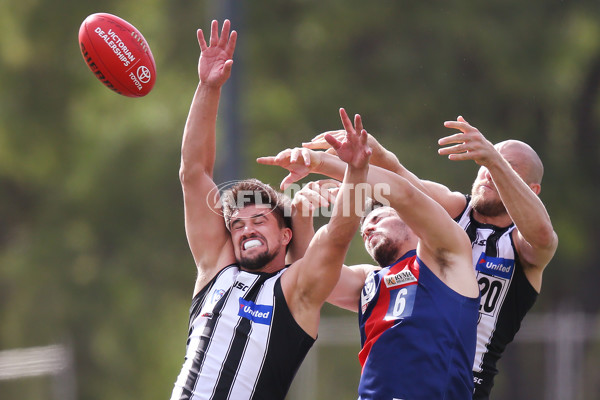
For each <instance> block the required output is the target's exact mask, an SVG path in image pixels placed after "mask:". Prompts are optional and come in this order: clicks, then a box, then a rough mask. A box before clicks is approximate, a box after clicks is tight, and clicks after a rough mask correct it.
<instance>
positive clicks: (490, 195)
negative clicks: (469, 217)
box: [471, 167, 506, 217]
mask: <svg viewBox="0 0 600 400" xmlns="http://www.w3.org/2000/svg"><path fill="white" fill-rule="evenodd" d="M471 205H472V206H473V209H474V210H475V211H476V212H478V213H479V214H481V215H484V216H486V217H498V216H501V215H505V214H506V208H505V207H504V204H503V203H502V200H501V199H500V195H498V191H497V190H496V186H495V185H494V182H493V181H492V180H491V176H490V174H489V172H487V169H485V168H483V167H482V168H481V169H480V170H479V173H478V174H477V179H476V180H475V182H473V187H472V189H471Z"/></svg>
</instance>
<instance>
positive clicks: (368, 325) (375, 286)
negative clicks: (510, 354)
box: [358, 250, 479, 400]
mask: <svg viewBox="0 0 600 400" xmlns="http://www.w3.org/2000/svg"><path fill="white" fill-rule="evenodd" d="M477 307H479V299H478V298H469V297H465V296H462V295H460V294H459V293H457V292H455V291H454V290H452V289H450V288H449V287H448V286H446V284H445V283H443V282H442V281H441V280H440V279H439V278H438V277H437V276H435V274H434V273H433V272H432V271H431V270H430V269H429V268H428V267H427V266H426V265H425V264H424V263H423V262H422V261H421V260H420V259H419V258H418V257H417V255H416V251H415V250H412V251H409V252H408V253H406V254H405V255H404V256H402V258H400V260H398V261H396V263H394V264H392V265H391V266H389V267H386V268H383V269H381V270H379V271H374V272H372V273H371V274H369V276H368V277H367V279H366V281H365V286H364V287H363V290H362V293H361V298H360V309H359V325H360V334H361V343H362V349H361V351H360V353H359V360H360V363H361V365H362V374H361V378H360V383H359V387H358V392H359V399H360V400H367V399H369V400H371V399H377V400H393V399H406V400H409V399H410V400H419V399H422V400H432V399H453V400H454V399H470V398H471V396H472V393H473V373H472V371H471V367H472V365H473V357H474V356H475V341H476V336H477V315H478V313H477Z"/></svg>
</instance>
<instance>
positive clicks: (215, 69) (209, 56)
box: [197, 19, 237, 87]
mask: <svg viewBox="0 0 600 400" xmlns="http://www.w3.org/2000/svg"><path fill="white" fill-rule="evenodd" d="M210 28H211V31H210V46H207V45H206V40H205V39H204V33H203V32H202V29H198V32H197V35H198V44H199V45H200V50H201V54H200V59H199V61H198V77H199V78H200V82H201V83H203V84H206V85H209V86H216V87H220V86H222V85H223V84H224V83H225V82H226V81H227V79H229V76H230V75H231V67H232V65H233V52H234V51H235V43H236V40H237V32H236V31H232V32H231V34H230V33H229V31H230V29H231V23H230V22H229V20H228V19H226V20H225V21H224V22H223V29H222V31H221V37H219V30H218V29H219V23H218V22H217V21H216V20H213V21H212V23H211V26H210Z"/></svg>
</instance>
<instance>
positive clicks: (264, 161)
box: [256, 156, 277, 165]
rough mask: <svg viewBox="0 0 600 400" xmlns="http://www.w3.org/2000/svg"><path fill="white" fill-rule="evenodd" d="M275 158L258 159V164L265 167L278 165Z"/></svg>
mask: <svg viewBox="0 0 600 400" xmlns="http://www.w3.org/2000/svg"><path fill="white" fill-rule="evenodd" d="M276 158H277V157H275V156H268V157H258V158H257V159H256V162H257V163H259V164H263V165H277V162H276Z"/></svg>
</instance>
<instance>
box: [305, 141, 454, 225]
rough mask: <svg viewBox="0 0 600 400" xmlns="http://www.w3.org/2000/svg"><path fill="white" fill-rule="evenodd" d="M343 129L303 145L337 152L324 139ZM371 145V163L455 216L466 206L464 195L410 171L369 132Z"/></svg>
mask: <svg viewBox="0 0 600 400" xmlns="http://www.w3.org/2000/svg"><path fill="white" fill-rule="evenodd" d="M340 132H343V131H328V132H323V133H321V134H319V135H317V136H315V137H314V138H313V139H312V140H311V141H310V142H305V143H302V146H303V147H304V148H306V149H312V150H327V153H329V154H335V151H332V150H333V149H332V148H331V146H330V145H329V144H328V143H327V141H326V140H325V139H324V137H325V135H326V134H332V135H334V136H338V135H340V134H341V133H340ZM368 143H369V147H371V148H372V149H373V156H372V157H371V160H370V163H371V165H372V166H376V167H379V168H383V169H386V170H389V171H391V172H394V173H396V174H398V175H400V176H401V177H403V178H405V179H407V180H408V181H409V182H410V183H412V184H413V185H414V186H415V187H416V188H418V189H419V190H421V191H422V192H424V193H426V194H427V195H428V196H429V197H431V198H432V199H434V200H436V201H437V202H438V203H440V204H441V205H442V207H444V208H445V209H446V210H447V211H448V213H449V214H450V215H451V216H452V217H453V218H454V217H456V216H457V215H458V214H460V212H461V211H462V210H463V209H464V207H465V206H466V200H465V198H464V196H463V195H462V194H461V193H459V192H452V191H450V189H448V188H447V187H446V186H444V185H442V184H440V183H437V182H433V181H429V180H425V179H420V178H419V177H418V176H417V175H415V174H414V173H413V172H411V171H409V170H408V169H407V168H406V167H404V165H402V163H400V161H399V160H398V157H396V155H395V154H394V153H392V152H391V151H389V150H387V149H386V148H385V147H383V145H381V143H379V141H377V139H376V138H375V137H374V136H373V135H371V134H369V136H368Z"/></svg>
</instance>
